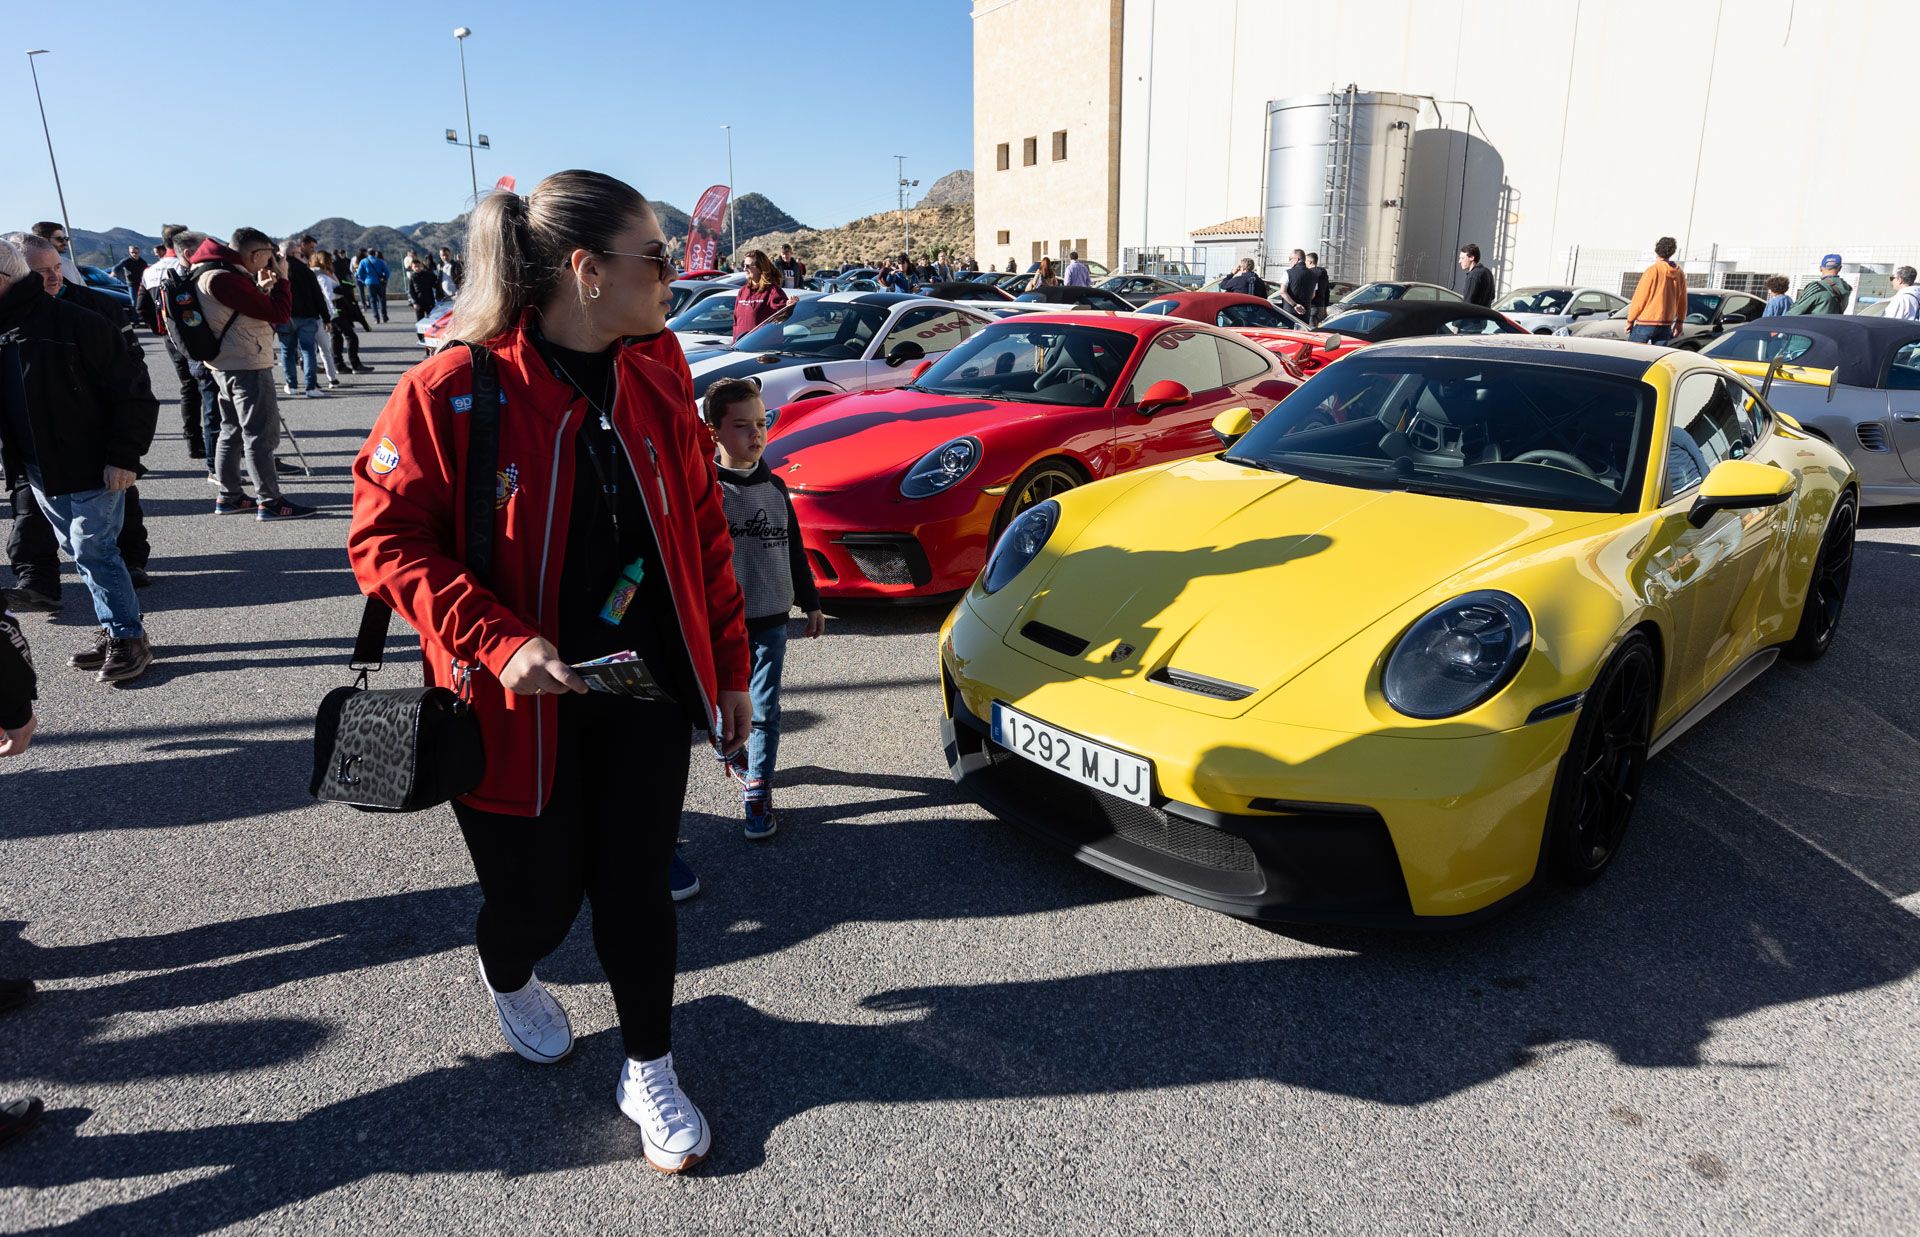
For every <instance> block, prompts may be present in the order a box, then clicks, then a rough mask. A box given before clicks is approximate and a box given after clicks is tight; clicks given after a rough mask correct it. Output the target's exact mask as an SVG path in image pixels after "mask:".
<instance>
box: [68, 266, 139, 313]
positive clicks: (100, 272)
mask: <svg viewBox="0 0 1920 1237" xmlns="http://www.w3.org/2000/svg"><path fill="white" fill-rule="evenodd" d="M79 265H80V274H81V277H82V278H84V279H85V280H86V281H87V286H88V287H89V288H97V289H99V290H100V291H102V292H107V293H111V294H112V295H113V296H115V297H124V298H126V302H127V304H129V305H131V304H133V292H132V291H131V290H130V289H129V288H128V287H127V281H126V280H124V279H122V278H120V276H118V275H116V274H114V273H113V272H112V271H109V270H105V269H103V268H101V267H98V266H88V265H86V264H85V263H81V264H79Z"/></svg>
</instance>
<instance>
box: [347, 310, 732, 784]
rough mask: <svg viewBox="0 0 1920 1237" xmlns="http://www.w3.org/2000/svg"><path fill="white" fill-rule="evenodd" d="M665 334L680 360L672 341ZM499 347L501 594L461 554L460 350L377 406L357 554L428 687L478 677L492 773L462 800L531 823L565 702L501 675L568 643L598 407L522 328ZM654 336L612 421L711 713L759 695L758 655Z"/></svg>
mask: <svg viewBox="0 0 1920 1237" xmlns="http://www.w3.org/2000/svg"><path fill="white" fill-rule="evenodd" d="M664 338H665V341H666V343H667V344H668V345H670V346H672V348H673V350H674V351H675V352H678V351H679V346H678V345H677V344H675V343H674V341H673V337H672V336H671V335H668V336H665V337H664ZM489 342H490V346H491V347H492V349H493V351H494V355H495V356H496V357H497V358H498V365H497V368H498V372H499V377H500V393H501V395H502V396H503V402H502V407H501V417H500V462H499V471H498V474H497V476H496V479H495V493H496V495H497V503H496V505H497V506H498V507H499V514H498V516H497V517H496V524H495V529H494V563H493V581H492V586H491V587H490V588H482V587H480V585H479V583H478V582H477V581H476V580H474V578H473V577H472V576H471V575H469V574H467V572H466V569H465V568H464V567H463V566H462V565H461V563H460V561H459V558H458V553H459V551H458V548H457V547H459V546H460V545H461V544H462V542H463V540H464V538H465V528H464V526H465V519H464V516H463V515H462V512H461V502H460V495H461V493H462V481H461V475H462V473H463V471H464V468H465V461H466V450H467V424H468V422H467V417H466V413H467V411H468V409H469V408H470V407H471V406H472V393H473V365H472V362H471V360H470V359H469V357H468V355H467V350H466V349H465V348H460V347H454V348H448V349H447V350H446V351H444V352H441V353H440V354H439V355H438V356H435V357H433V358H432V359H431V360H428V361H424V362H422V363H421V364H419V365H416V366H414V367H413V369H411V370H409V371H408V372H407V373H406V374H405V375H404V376H403V377H402V378H401V379H400V385H399V386H398V387H396V388H395V389H394V392H393V394H392V396H391V397H389V398H388V400H387V405H386V407H385V408H384V409H382V410H381V413H380V416H379V419H378V420H377V421H376V422H375V423H374V426H373V432H372V434H371V435H369V436H368V439H367V443H366V445H365V446H364V447H362V448H361V449H360V454H359V456H358V457H357V458H356V459H355V460H354V462H353V475H354V487H353V526H352V528H351V530H350V531H349V532H348V534H347V556H348V558H349V559H350V560H351V562H352V564H353V572H354V576H355V578H356V579H357V580H358V581H359V584H360V588H361V590H362V591H364V592H366V593H367V594H369V595H370V596H374V597H378V598H380V599H381V600H382V601H384V602H386V603H387V604H388V605H390V606H392V607H393V609H394V612H395V613H396V614H398V615H400V617H401V618H404V619H405V620H407V622H408V623H410V624H412V625H413V628H414V630H415V631H417V632H419V633H420V649H421V654H422V656H423V659H424V661H425V663H426V673H427V681H428V682H429V683H433V684H437V685H439V686H443V687H454V686H456V684H457V682H458V681H459V679H460V677H461V675H462V673H463V671H467V672H471V678H470V679H469V685H470V687H471V690H472V699H473V705H474V711H475V714H476V715H477V716H478V717H479V719H480V730H481V735H482V737H483V739H484V741H485V744H486V752H487V773H486V778H485V780H484V781H482V782H481V783H480V786H479V788H478V789H476V790H475V791H474V792H473V793H472V794H470V795H468V796H466V797H465V798H464V799H462V800H461V802H463V803H466V804H468V805H469V806H472V807H477V808H481V809H483V810H485V811H490V812H501V813H505V814H507V815H512V816H534V815H538V814H539V812H540V811H541V809H542V808H543V807H545V805H546V802H547V799H548V797H549V795H550V794H551V793H552V790H553V768H554V762H555V758H556V754H557V753H556V747H555V740H556V729H557V720H558V718H557V709H558V707H559V701H558V700H557V699H556V698H555V697H553V696H516V695H514V694H513V693H511V692H509V691H507V690H506V688H505V687H503V686H501V683H500V672H501V671H502V670H503V669H504V668H505V667H506V664H507V662H508V661H509V660H511V659H512V657H513V655H514V653H515V652H517V651H518V650H519V648H520V646H521V645H522V644H525V643H526V642H527V641H528V640H530V639H532V638H533V637H534V636H536V635H539V636H544V637H546V638H547V639H548V640H550V641H554V642H556V643H557V642H558V637H559V631H560V623H559V616H558V613H557V611H558V609H559V599H560V575H561V565H562V563H563V561H564V559H565V549H566V544H567V518H568V515H569V513H570V512H571V511H572V509H573V502H572V500H573V484H574V461H575V458H576V456H575V453H574V446H573V433H572V431H574V430H576V429H577V428H578V427H579V425H580V423H581V421H582V420H583V419H584V418H585V417H587V416H588V415H591V414H590V413H589V411H588V409H587V404H586V401H585V400H584V399H582V398H580V397H579V396H578V395H577V394H576V393H575V392H574V390H573V388H572V387H570V386H568V385H567V384H565V383H563V382H561V381H560V380H559V379H557V378H555V377H554V376H553V374H552V372H551V371H550V370H549V369H548V368H547V366H546V365H545V364H544V363H543V362H541V360H540V358H539V356H538V354H537V353H535V351H534V348H533V345H532V344H531V343H530V342H529V341H528V339H527V336H526V331H525V326H524V323H523V324H522V325H521V326H520V327H516V328H515V329H513V330H511V331H509V332H507V333H506V334H504V335H501V336H500V337H499V338H497V339H494V340H491V341H489ZM658 342H659V341H658V340H653V341H644V342H638V343H634V344H630V345H627V346H625V347H622V348H621V349H620V350H619V352H618V353H617V355H616V360H615V367H614V376H615V383H616V393H615V397H614V409H613V422H614V429H615V431H616V432H617V433H618V434H619V436H620V441H621V444H622V447H623V448H624V451H623V453H624V454H625V455H626V456H627V458H628V460H629V461H630V462H631V467H632V468H633V469H634V472H635V479H636V481H637V482H638V485H639V489H640V493H641V494H642V495H643V496H644V498H645V501H646V505H647V513H648V515H649V517H650V518H651V519H652V521H653V524H654V528H655V530H656V532H657V534H658V538H659V543H660V557H661V561H662V566H663V568H664V570H665V573H666V578H667V582H668V585H669V586H670V588H671V591H672V593H673V601H674V609H675V611H676V612H677V613H678V616H679V619H680V629H681V634H682V637H683V638H684V640H685V642H686V646H687V653H688V655H689V658H690V660H691V661H692V663H693V670H694V677H695V678H696V679H697V680H698V681H699V686H700V691H701V693H702V696H703V700H702V705H703V712H704V713H705V714H706V715H707V716H708V717H709V718H711V717H713V715H714V711H715V702H716V700H717V699H718V695H719V693H720V692H722V691H745V690H747V677H748V673H749V669H750V667H751V661H752V659H751V654H750V652H749V650H748V645H747V633H746V623H745V617H744V612H743V604H742V601H741V597H740V588H739V585H738V584H736V583H735V581H734V576H733V537H732V535H731V534H730V533H729V532H728V529H727V520H726V516H725V514H724V513H723V512H722V510H721V506H720V497H719V491H718V488H717V483H716V481H715V479H714V471H713V463H712V459H711V456H710V451H711V448H710V447H709V446H708V445H707V443H706V440H705V439H704V436H703V435H701V434H700V432H699V428H700V421H699V418H698V417H697V416H696V415H695V414H694V413H693V410H692V404H693V388H692V385H691V383H690V382H689V381H688V380H687V378H686V376H685V373H686V365H685V362H684V361H682V362H681V363H680V364H679V365H678V366H677V367H673V366H668V365H663V364H661V363H659V362H658V361H656V360H655V359H653V356H652V353H653V352H654V345H655V344H657V343H658ZM661 351H662V352H664V349H661ZM463 405H464V406H463ZM636 755H637V756H639V755H640V754H638V753H636ZM641 758H642V759H644V757H643V756H642V757H641Z"/></svg>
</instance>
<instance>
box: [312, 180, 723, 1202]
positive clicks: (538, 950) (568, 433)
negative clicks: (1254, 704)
mask: <svg viewBox="0 0 1920 1237" xmlns="http://www.w3.org/2000/svg"><path fill="white" fill-rule="evenodd" d="M469 236H470V239H469V245H470V248H469V250H468V266H467V280H468V283H467V286H466V287H465V288H464V289H463V290H462V292H461V296H460V299H459V301H458V302H457V306H456V308H455V311H454V319H453V322H452V324H451V326H450V328H449V334H450V335H451V336H453V337H454V338H458V339H462V340H467V341H470V343H472V344H473V345H475V347H474V348H468V347H458V346H455V347H448V348H445V349H442V350H441V351H440V352H439V353H437V354H435V355H434V356H433V357H432V358H430V359H428V360H426V361H423V362H421V363H420V364H418V365H415V366H414V367H413V368H412V369H410V370H408V371H407V373H406V374H405V375H404V376H402V378H401V379H400V383H399V385H398V387H396V389H395V390H394V393H393V395H392V397H391V398H389V399H388V401H387V405H386V407H385V408H384V409H383V410H382V411H381V413H380V416H379V418H378V420H377V421H376V422H375V424H374V426H373V430H372V432H371V433H370V434H369V435H368V439H367V443H366V445H365V446H364V447H363V448H362V449H361V451H360V454H359V456H358V457H357V458H356V459H355V461H354V465H353V474H354V490H353V524H352V528H351V529H350V530H349V532H348V535H347V556H348V559H349V561H350V562H351V564H352V566H353V571H354V575H355V577H356V578H357V580H358V581H359V585H360V587H361V589H362V590H363V591H364V592H366V593H367V594H368V595H369V596H372V597H376V598H378V599H379V600H381V601H383V602H385V603H386V604H387V605H389V606H391V607H392V608H393V609H394V611H395V612H396V613H397V614H399V615H400V617H401V618H403V619H405V620H406V621H407V622H408V623H409V624H410V625H411V626H412V627H413V628H414V630H415V631H417V632H419V633H420V640H421V648H422V654H423V665H424V667H425V670H426V674H427V676H428V679H429V680H430V682H432V683H434V684H437V685H440V686H445V687H450V688H456V689H458V690H460V691H461V692H463V693H464V694H465V695H466V696H467V697H468V698H469V700H470V702H471V708H472V711H473V714H474V716H475V717H476V719H477V721H478V723H479V726H480V730H481V733H482V735H483V738H484V744H485V750H486V770H485V774H484V776H483V778H482V780H481V782H480V784H479V786H478V787H477V788H476V789H475V790H474V791H473V792H472V793H470V794H468V795H465V796H463V797H461V798H460V799H457V800H455V801H454V804H453V814H454V818H455V819H456V820H457V821H458V822H459V825H460V832H461V835H462V837H463V838H464V839H465V841H466V844H467V849H468V852H469V854H470V855H471V856H472V859H473V866H474V872H475V875H476V876H477V877H478V879H479V883H480V892H481V895H482V905H481V909H480V914H479V919H478V921H477V923H476V925H475V942H476V945H477V947H478V954H479V958H478V969H479V974H480V978H481V982H482V987H483V990H484V992H485V996H486V1004H487V1007H488V1009H489V1011H490V1012H492V1013H493V1014H494V1015H495V1018H496V1020H497V1021H498V1023H499V1026H500V1031H501V1034H502V1037H503V1038H504V1039H505V1041H506V1044H507V1046H508V1047H509V1048H510V1049H511V1050H512V1051H514V1052H516V1053H518V1054H519V1055H520V1056H522V1057H524V1058H526V1059H527V1060H529V1061H533V1062H535V1063H538V1064H552V1063H554V1062H557V1061H559V1060H561V1059H562V1058H564V1057H566V1056H567V1055H568V1054H569V1053H571V1052H572V1051H573V1047H574V1039H573V1031H572V1027H571V1025H570V1024H569V1022H568V1020H567V1014H566V1011H565V1010H564V1009H563V1008H562V1007H561V1005H560V1002H559V1001H558V1000H556V999H555V997H554V996H553V994H552V993H550V992H549V991H547V989H546V987H545V986H544V985H543V984H542V983H541V981H540V979H539V976H538V975H537V974H536V973H535V969H534V968H535V967H536V966H537V965H538V964H539V962H540V961H541V960H542V959H543V958H545V957H546V956H547V955H548V954H549V953H551V952H552V951H553V950H554V949H556V948H558V947H559V945H560V943H561V942H562V941H563V940H565V938H566V936H567V933H568V930H569V928H570V927H571V926H572V924H573V921H574V919H575V917H576V916H577V915H578V914H579V911H580V904H581V900H582V898H583V897H584V898H585V899H587V900H589V901H591V903H592V906H593V941H594V948H595V951H596V952H597V953H598V955H599V959H600V964H601V968H602V970H603V971H604V972H605V974H606V977H607V981H608V984H609V986H610V987H611V988H612V990H613V1003H614V1008H615V1010H616V1011H617V1013H618V1017H619V1023H620V1039H621V1046H622V1049H623V1053H624V1056H623V1060H622V1062H621V1065H620V1070H619V1075H618V1079H617V1081H616V1084H615V1091H614V1095H615V1100H616V1103H617V1105H618V1107H619V1109H620V1111H621V1113H622V1114H624V1115H625V1116H626V1117H627V1118H628V1119H630V1120H632V1121H633V1122H634V1123H635V1124H636V1125H637V1126H638V1127H639V1129H640V1134H641V1140H642V1150H643V1153H644V1155H645V1157H646V1159H647V1162H648V1163H649V1164H650V1165H651V1166H652V1167H654V1168H655V1169H658V1170H659V1171H661V1172H667V1173H677V1172H680V1171H683V1170H685V1169H688V1168H691V1167H693V1166H694V1165H695V1164H698V1163H699V1162H700V1161H701V1160H703V1159H704V1158H705V1157H706V1155H707V1154H708V1152H709V1150H710V1149H711V1146H712V1133H711V1131H710V1128H709V1126H708V1124H707V1120H706V1117H705V1116H704V1115H703V1114H702V1113H701V1111H700V1109H699V1108H697V1107H695V1105H694V1103H693V1101H692V1100H691V1099H689V1098H688V1096H687V1094H686V1092H685V1090H684V1089H683V1088H682V1087H681V1085H680V1082H679V1077H678V1074H677V1072H676V1070H675V1064H674V1062H675V1043H674V1040H673V1035H672V1015H673V985H674V972H675V970H676V967H677V950H678V929H677V925H676V920H675V911H674V903H673V898H672V895H671V892H670V883H669V882H670V872H671V870H672V863H673V855H674V842H675V839H676V838H677V837H678V836H679V831H680V822H681V814H682V811H683V809H684V799H685V796H686V787H687V776H688V772H689V749H688V742H687V739H688V730H689V725H690V724H693V725H698V726H700V727H702V728H705V729H707V730H709V731H710V732H711V733H712V734H713V736H714V746H715V748H716V750H717V752H718V753H719V754H720V755H722V756H730V755H732V754H733V753H734V752H737V751H738V750H740V748H741V747H742V746H744V745H745V743H746V738H747V731H748V728H749V726H750V725H751V720H750V719H751V713H752V709H751V705H750V704H749V701H748V695H747V681H748V667H749V665H750V657H749V654H748V647H747V635H746V624H745V614H744V604H743V601H742V598H741V593H740V587H739V585H738V584H737V583H736V582H735V579H734V574H733V539H732V537H731V536H730V534H729V532H728V529H727V518H726V513H725V511H724V510H723V509H722V507H721V501H720V497H719V492H718V486H717V485H716V483H715V481H714V473H713V463H712V460H711V457H710V454H709V452H710V451H711V445H710V440H709V439H708V437H707V435H706V432H705V431H704V430H703V429H702V428H701V427H700V424H699V420H698V417H697V414H696V413H695V412H694V408H693V388H692V385H691V382H690V380H689V379H688V376H687V370H686V366H685V361H684V358H682V359H681V360H680V361H679V362H677V363H674V364H663V363H662V362H661V361H660V360H657V359H656V358H657V357H664V356H667V355H671V354H677V353H679V352H680V348H679V345H678V344H677V343H676V342H675V341H674V337H673V336H672V335H671V334H670V333H668V332H667V331H666V330H665V327H666V306H667V302H668V299H669V298H668V296H667V291H668V285H669V283H670V282H671V281H672V279H673V278H674V276H675V274H676V271H675V269H674V265H673V260H672V258H671V257H669V256H668V250H667V241H666V236H665V235H664V233H663V232H662V231H661V228H660V223H659V220H658V218H657V217H656V216H655V214H654V211H653V208H652V207H651V206H650V205H648V203H647V200H646V198H644V197H642V196H641V195H640V194H639V193H638V192H637V191H636V190H634V189H633V188H632V187H631V186H629V185H627V184H625V183H623V182H621V181H619V180H616V179H615V178H613V177H611V176H607V175H604V174H602V173H599V172H588V171H566V172H556V173H554V174H553V175H551V176H548V177H547V178H546V179H544V180H542V181H541V182H540V184H539V185H537V186H535V187H534V189H533V191H532V192H531V193H529V194H527V195H526V196H524V197H523V196H521V195H519V194H517V193H512V192H500V193H491V194H488V195H487V196H486V197H484V198H482V199H481V200H480V203H479V205H477V206H476V207H475V208H474V210H473V215H472V219H471V225H470V233H469ZM476 349H477V350H478V352H477V355H476ZM476 364H487V365H490V366H491V367H492V369H493V375H492V377H493V378H494V379H495V380H496V381H497V384H498V390H499V406H498V408H497V409H496V410H495V415H496V416H497V430H498V445H497V457H496V459H494V460H484V461H480V462H478V463H476V464H475V465H473V467H476V468H478V469H480V470H482V471H481V473H480V475H479V476H478V477H477V478H474V479H473V480H472V481H471V482H470V480H469V478H468V476H467V472H468V464H467V449H468V435H469V433H470V432H471V427H472V426H473V424H474V423H475V421H476V420H477V419H478V418H477V416H475V415H470V414H474V413H476V411H477V410H476V408H475V400H474V397H473V393H474V391H475V388H476V385H477V380H476V375H475V372H474V366H475V365H476ZM489 420H490V421H491V420H492V418H489ZM470 483H477V484H479V485H482V486H484V487H486V488H485V489H484V490H483V491H482V493H483V494H486V493H491V494H493V495H494V503H493V505H494V507H495V509H496V510H497V512H498V515H497V518H496V519H495V521H494V525H493V537H492V553H491V561H490V565H489V566H488V568H487V571H486V579H485V580H484V581H483V580H482V579H480V578H479V577H478V576H476V574H475V573H474V571H473V570H472V569H471V568H469V567H468V566H467V564H466V562H465V561H464V549H463V545H462V541H461V539H460V537H459V536H458V535H457V534H456V531H455V530H456V529H457V528H458V527H459V525H460V521H461V513H462V511H463V510H464V507H465V494H466V486H467V485H468V484H470ZM629 652H631V653H636V654H638V655H639V656H640V658H641V659H643V660H644V661H645V663H646V667H647V669H648V670H649V671H650V672H651V675H652V679H653V681H654V683H655V684H657V685H658V687H659V689H660V691H659V692H658V693H657V694H658V696H661V697H664V699H661V698H639V697H634V696H629V695H614V694H608V693H604V692H592V691H590V690H589V688H588V686H587V682H586V680H585V679H583V678H582V677H581V674H580V669H581V668H582V663H585V662H589V661H593V660H596V659H601V658H605V657H608V656H609V655H614V656H617V655H620V654H624V653H629Z"/></svg>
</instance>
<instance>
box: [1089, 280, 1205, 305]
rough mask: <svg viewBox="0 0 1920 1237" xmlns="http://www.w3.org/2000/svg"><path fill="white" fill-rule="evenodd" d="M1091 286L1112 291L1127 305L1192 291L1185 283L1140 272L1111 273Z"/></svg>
mask: <svg viewBox="0 0 1920 1237" xmlns="http://www.w3.org/2000/svg"><path fill="white" fill-rule="evenodd" d="M1093 286H1094V287H1096V288H1102V289H1104V290H1106V291H1108V292H1111V293H1113V295H1115V296H1117V297H1119V298H1120V299H1121V300H1123V301H1125V302H1126V303H1127V304H1129V305H1145V304H1146V303H1147V302H1148V301H1154V300H1158V299H1160V298H1161V297H1163V296H1172V295H1173V294H1174V293H1176V292H1190V291H1192V289H1191V288H1188V287H1187V286H1186V285H1185V284H1177V283H1175V282H1173V281H1172V280H1171V279H1161V278H1159V277H1158V276H1155V275H1140V274H1123V275H1111V276H1109V277H1107V278H1106V279H1102V280H1101V281H1100V282H1098V283H1096V284H1094V285H1093Z"/></svg>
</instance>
